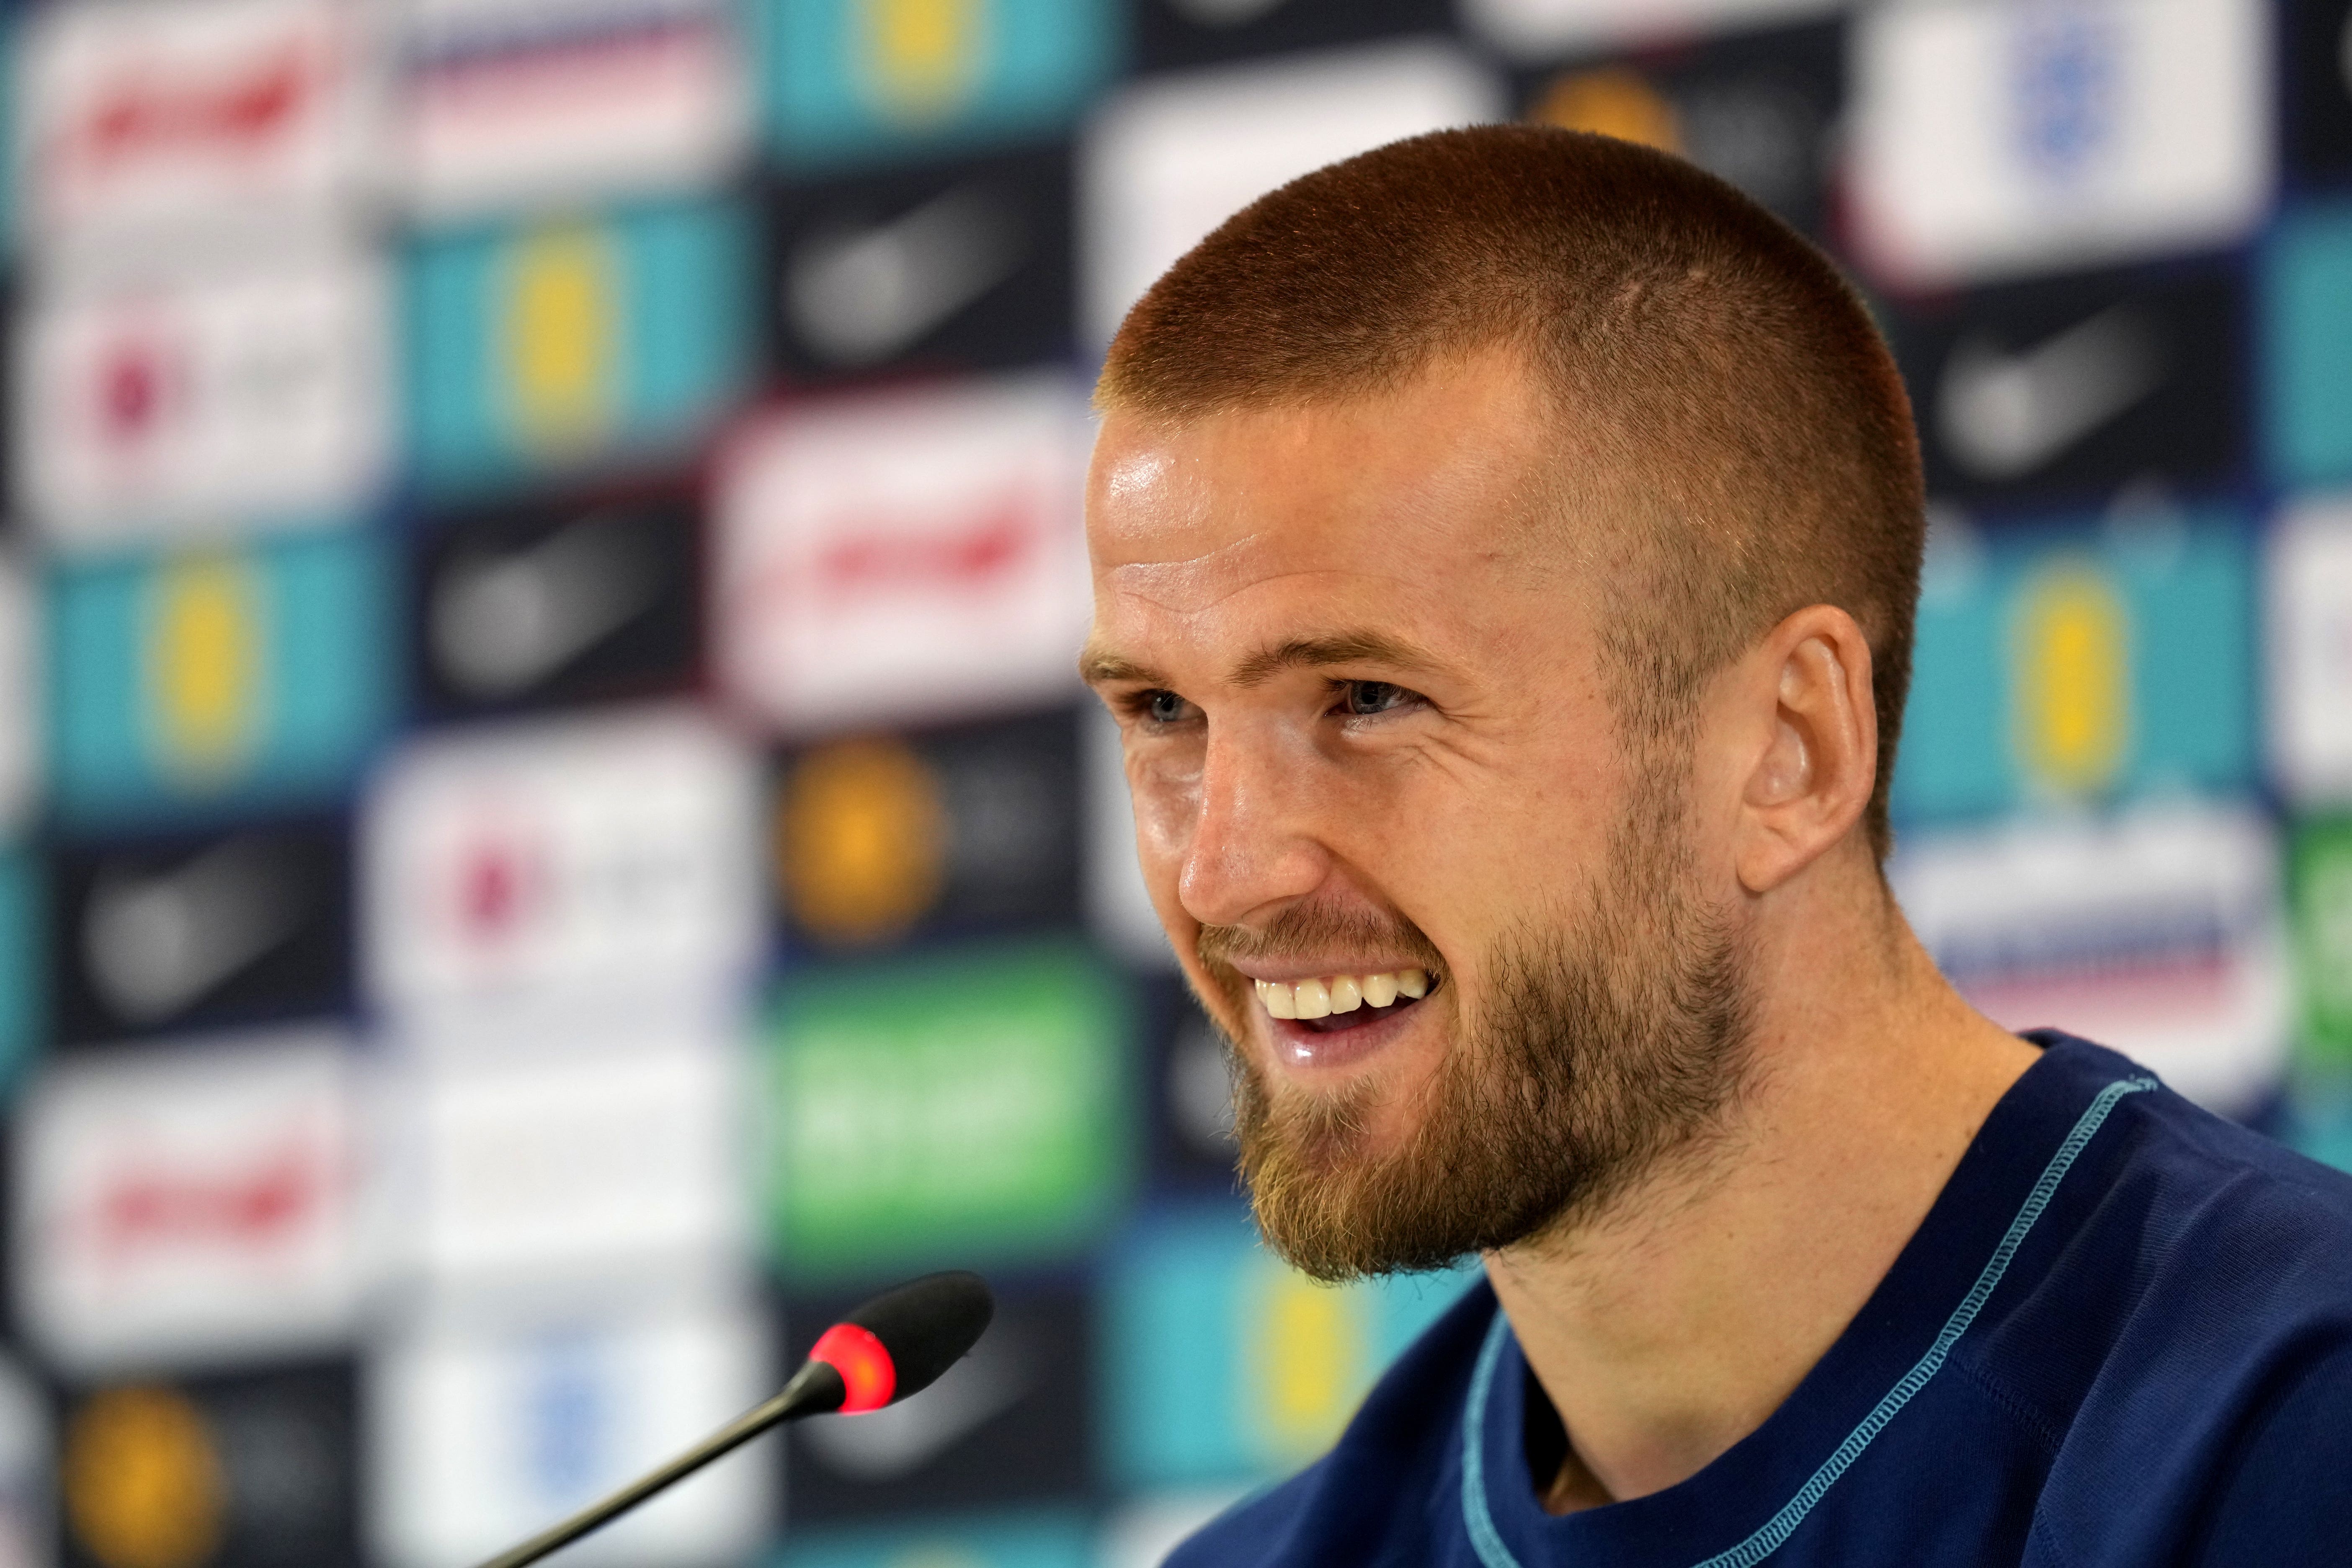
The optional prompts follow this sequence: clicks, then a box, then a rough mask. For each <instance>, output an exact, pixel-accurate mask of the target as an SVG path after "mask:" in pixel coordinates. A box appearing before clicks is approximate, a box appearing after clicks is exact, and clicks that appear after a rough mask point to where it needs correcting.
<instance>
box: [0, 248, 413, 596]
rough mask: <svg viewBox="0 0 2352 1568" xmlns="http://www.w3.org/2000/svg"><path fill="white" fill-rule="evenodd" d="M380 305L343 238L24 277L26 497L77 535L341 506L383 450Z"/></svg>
mask: <svg viewBox="0 0 2352 1568" xmlns="http://www.w3.org/2000/svg"><path fill="white" fill-rule="evenodd" d="M390 312H391V292H390V289H389V286H388V284H387V281H386V277H385V273H384V269H383V266H382V265H381V264H380V263H379V262H378V261H377V260H376V259H375V258H373V257H371V256H367V255H363V254H359V253H356V252H353V251H349V250H333V251H330V252H328V253H326V254H323V255H315V256H309V257H307V258H306V257H303V256H301V255H299V254H297V255H291V256H288V255H270V256H266V257H265V256H259V255H257V256H253V257H249V258H245V260H244V263H243V264H242V265H240V266H237V267H235V268H208V269H206V270H205V271H204V272H201V273H199V274H197V275H195V276H183V277H171V278H152V279H137V280H133V281H129V282H110V283H103V284H95V285H85V286H81V287H78V288H73V289H63V288H59V289H42V290H37V291H35V292H33V293H32V295H31V296H30V309H29V310H27V311H26V320H25V322H24V325H23V328H22V329H21V331H20V333H19V335H18V338H17V342H16V364H15V373H14V374H15V380H16V385H15V389H14V393H13V405H14V408H13V413H14V422H15V428H14V436H15V441H16V451H17V453H18V455H19V456H18V463H17V467H16V475H15V477H16V484H17V486H18V490H19V499H20V500H21V501H22V503H23V505H24V506H25V508H26V510H27V511H28V512H29V513H30V514H31V518H32V521H34V523H35V524H36V525H37V527H38V528H39V529H40V531H41V532H42V534H43V536H44V537H45V538H46V539H47V541H48V542H51V543H53V544H56V545H58V546H59V547H61V548H66V549H72V550H92V549H102V548H107V547H110V546H115V545H121V544H126V543H133V542H141V541H159V540H173V541H180V542H187V541H191V540H195V539H215V538H224V537H230V536H234V535H237V534H242V533H245V532H247V531H251V530H252V529H253V528H254V527H256V526H257V525H261V526H268V527H271V528H278V529H319V528H328V527H333V526H336V525H338V524H342V523H347V522H349V521H351V520H352V516H353V514H354V513H356V512H357V511H359V510H363V509H365V508H366V507H368V506H369V505H371V504H373V501H374V500H375V499H376V492H377V490H378V489H379V488H380V487H381V486H382V485H383V482H384V481H385V479H386V478H387V476H388V471H389V468H390V465H391V461H392V451H391V446H392V370H391V363H390V353H391V350H390V342H389V335H390Z"/></svg>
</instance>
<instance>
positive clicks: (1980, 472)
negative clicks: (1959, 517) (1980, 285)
mask: <svg viewBox="0 0 2352 1568" xmlns="http://www.w3.org/2000/svg"><path fill="white" fill-rule="evenodd" d="M2164 370H2165V366H2164V349H2163V344H2162V342H2160V341H2159V340H2158V337H2157V335H2156V333H2155V332H2154V331H2152V330H2150V328H2149V327H2148V325H2147V322H2146V321H2145V320H2143V319H2142V317H2141V316H2140V314H2139V313H2138V312H2137V310H2133V309H2132V308H2131V307H2130V306H2128V305H2116V306H2112V307H2110V308H2109V309H2107V310H2102V311H2100V312H2099V313H2098V314H2097V315H2095V316H2093V317H2092V318H2091V319H2090V320H2088V321H2081V322H2078V323H2076V324H2075V325H2074V326H2072V327H2069V328H2067V329H2066V330H2065V331H2063V332H2060V333H2058V334H2057V335H2056V336H2054V337H2051V338H2045V339H2044V340H2042V342H2039V343H2036V344H2035V345H2034V346H2033V347H2032V348H2030V349H2023V350H2019V351H2016V352H2011V351H2007V350H2003V349H2001V348H1999V347H1997V346H1996V345H1994V344H1992V343H1990V342H1986V341H1985V340H1983V339H1982V338H1980V337H1974V336H1971V337H1969V338H1967V339H1964V340H1963V341H1962V342H1960V343H1959V344H1958V346H1957V347H1956V348H1954V349H1953V351H1952V354H1951V357H1950V358H1949V359H1948V360H1946V361H1945V362H1944V374H1943V377H1942V381H1941V384H1940V385H1939V386H1938V388H1937V426H1938V428H1939V429H1940V430H1941V432H1942V434H1943V437H1944V447H1945V450H1947V451H1948V452H1949V453H1950V454H1951V456H1952V461H1953V462H1954V463H1956V464H1957V465H1958V466H1959V468H1962V469H1963V470H1964V471H1966V472H1967V473H1969V475H1971V476H1972V477H1974V478H1976V479H2021V478H2022V477H2024V476H2025V475H2027V474H2030V473H2032V472H2033V471H2034V470H2036V469H2038V468H2045V467H2047V466H2048V465H2049V464H2050V463H2051V462H2053V461H2054V460H2055V459H2056V458H2059V457H2060V456H2061V455H2063V453H2065V452H2066V451H2067V450H2068V449H2069V448H2070V447H2074V446H2075V445H2076V444H2078V443H2079V442H2081V441H2082V440H2083V439H2084V437H2087V436H2089V435H2091V434H2092V433H2093V432H2095V431H2096V430H2098V429H2099V428H2100V427H2101V426H2105V425H2106V424H2107V423H2109V422H2110V421H2112V420H2113V419H2115V418H2116V416H2118V415H2120V414H2122V413H2123V412H2124V411H2125V410H2126V409H2128V408H2130V407H2131V406H2132V405H2135V404H2137V403H2138V402H2139V401H2140V400H2141V399H2143V398H2145V397H2147V395H2148V394H2150V393H2152V392H2154V391H2155V390H2156V389H2157V388H2158V386H2161V385H2162V384H2163V383H2164Z"/></svg>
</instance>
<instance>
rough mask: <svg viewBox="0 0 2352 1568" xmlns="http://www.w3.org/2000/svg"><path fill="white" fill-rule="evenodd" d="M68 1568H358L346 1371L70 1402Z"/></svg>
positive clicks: (318, 1368)
mask: <svg viewBox="0 0 2352 1568" xmlns="http://www.w3.org/2000/svg"><path fill="white" fill-rule="evenodd" d="M59 1431H60V1443H59V1452H58V1491H59V1494H60V1495H59V1509H58V1511H59V1513H60V1514H61V1515H62V1518H63V1523H64V1527H65V1528H64V1531H63V1535H64V1542H65V1550H64V1552H63V1553H62V1562H63V1565H64V1568H359V1563H360V1562H361V1557H360V1549H359V1542H358V1538H357V1534H358V1532H357V1527H356V1508H357V1504H356V1497H357V1493H358V1491H359V1488H360V1480H359V1457H358V1452H357V1447H358V1446H357V1443H356V1441H355V1435H354V1431H353V1416H352V1372H351V1368H350V1367H349V1365H347V1364H344V1363H327V1364H322V1365H315V1366H308V1367H300V1368H289V1369H286V1370H282V1371H273V1372H266V1373H232V1374H226V1375H221V1376H216V1377H177V1378H173V1379H171V1380H169V1381H161V1380H159V1381H155V1382H140V1383H129V1382H125V1383H115V1384H105V1385H102V1386H96V1387H88V1388H83V1389H79V1390H77V1391H75V1392H73V1393H71V1394H68V1396H67V1399H66V1401H65V1405H64V1412H63V1415H62V1418H61V1421H60V1426H59Z"/></svg>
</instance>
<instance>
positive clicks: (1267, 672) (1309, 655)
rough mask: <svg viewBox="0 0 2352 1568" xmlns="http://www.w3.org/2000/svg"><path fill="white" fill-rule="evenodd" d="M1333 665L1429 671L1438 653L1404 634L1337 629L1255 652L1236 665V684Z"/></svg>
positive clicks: (1246, 683) (1260, 680) (1407, 671)
mask: <svg viewBox="0 0 2352 1568" xmlns="http://www.w3.org/2000/svg"><path fill="white" fill-rule="evenodd" d="M1332 664H1378V665H1385V666H1387V667H1388V668H1391V669H1395V670H1397V671H1399V672H1401V673H1413V672H1426V671H1429V670H1433V669H1435V668H1438V660H1437V658H1436V656H1435V655H1433V654H1431V653H1429V652H1428V651H1426V650H1425V649H1423V648H1421V647H1416V646H1414V645H1413V644H1412V643H1409V642H1407V641H1405V640H1404V639H1403V638H1402V637H1391V636H1390V635H1389V634H1388V633H1386V632H1381V631H1373V630H1371V629H1370V628H1369V627H1367V628H1365V629H1362V630H1359V631H1346V632H1334V633H1332V634H1331V635H1330V636H1328V637H1292V638H1290V639H1289V640H1288V641H1287V642H1283V643H1279V644H1276V646H1275V647H1270V648H1266V649H1265V650H1263V651H1261V652H1258V653H1254V654H1252V655H1250V656H1249V657H1248V658H1245V659H1244V660H1242V661H1241V663H1239V664H1237V665H1235V666H1234V673H1233V683H1234V685H1235V686H1241V687H1250V686H1256V685H1259V684H1261V683H1262V682H1264V681H1266V680H1268V679H1272V678H1273V677H1275V676H1276V675H1278V674H1280V673H1281V672H1282V671H1284V670H1286V669H1298V668H1308V669H1312V668H1318V667H1320V666H1324V665H1332Z"/></svg>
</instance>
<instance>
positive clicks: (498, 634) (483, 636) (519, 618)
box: [428, 515, 668, 700]
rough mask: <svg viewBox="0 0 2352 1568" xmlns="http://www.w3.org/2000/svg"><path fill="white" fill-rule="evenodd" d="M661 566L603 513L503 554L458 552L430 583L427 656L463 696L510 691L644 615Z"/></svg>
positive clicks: (663, 572) (662, 576) (657, 589)
mask: <svg viewBox="0 0 2352 1568" xmlns="http://www.w3.org/2000/svg"><path fill="white" fill-rule="evenodd" d="M667 575H668V573H667V568H666V566H665V564H664V563H662V562H661V561H660V560H659V559H658V558H657V557H656V555H655V553H654V552H652V551H649V550H647V549H646V546H645V543H644V542H643V541H642V540H641V539H640V538H639V537H638V536H637V533H636V531H635V530H634V529H633V528H631V527H630V525H629V523H628V522H627V521H626V520H625V519H623V518H620V517H615V516H610V515H597V516H592V517H589V518H586V519H584V520H583V521H580V522H577V523H574V524H572V526H571V527H569V528H566V529H564V530H562V531H560V532H558V533H555V534H553V535H551V536H550V537H549V538H547V539H544V540H541V542H539V543H537V544H535V545H532V546H530V548H529V549H525V550H519V551H515V552H511V553H509V554H503V555H493V554H489V553H488V552H477V553H472V554H467V555H461V556H459V557H458V558H457V559H456V560H454V561H453V562H451V563H450V564H449V566H448V568H447V570H446V572H445V573H444V574H443V575H442V578H441V581H440V583H439V584H438V585H437V586H436V588H435V590H434V595H433V607H432V623H431V626H430V629H429V632H428V636H429V637H430V638H431V640H432V646H433V653H434V658H435V660H436V662H437V663H438V664H439V665H440V667H441V670H442V673H443V674H444V675H445V676H446V677H447V679H448V680H449V682H450V684H451V685H453V686H456V687H457V688H458V689H460V690H463V691H464V692H466V693H467V695H468V696H472V697H477V698H486V699H493V700H495V699H498V698H503V697H513V696H516V695H518V694H520V693H521V692H524V691H528V690H530V689H531V688H532V687H534V686H537V685H539V684H540V683H541V681H543V680H546V679H548V678H549V677H551V676H552V675H554V674H556V673H557V672H558V671H560V670H561V669H562V668H563V667H564V666H566V665H568V664H570V663H571V662H572V660H573V659H575V658H579V657H580V656H581V655H582V654H583V653H585V652H587V651H588V650H589V649H590V648H592V647H594V646H595V645H596V644H598V643H600V642H602V641H603V640H604V638H605V637H609V636H610V635H612V634H613V633H614V632H615V631H617V630H619V629H620V628H621V627H622V626H625V625H626V624H627V623H628V622H630V621H631V620H634V619H635V617H636V616H639V615H641V614H643V613H644V611H645V610H646V607H647V606H648V605H651V604H652V603H653V602H654V600H655V599H656V598H657V597H659V596H660V594H661V591H662V589H663V587H664V586H665V580H666V579H667Z"/></svg>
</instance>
